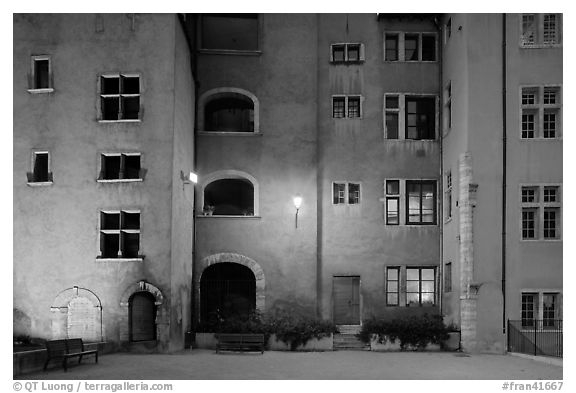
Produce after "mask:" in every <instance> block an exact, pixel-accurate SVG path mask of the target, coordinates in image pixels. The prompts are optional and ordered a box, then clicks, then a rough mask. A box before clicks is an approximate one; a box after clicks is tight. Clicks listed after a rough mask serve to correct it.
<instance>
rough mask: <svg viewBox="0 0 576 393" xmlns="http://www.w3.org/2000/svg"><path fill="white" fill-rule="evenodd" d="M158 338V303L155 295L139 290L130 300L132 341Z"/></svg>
mask: <svg viewBox="0 0 576 393" xmlns="http://www.w3.org/2000/svg"><path fill="white" fill-rule="evenodd" d="M151 340H156V305H155V304H154V296H152V295H151V294H150V293H148V292H138V293H135V294H134V295H133V296H132V299H131V301H130V341H151Z"/></svg>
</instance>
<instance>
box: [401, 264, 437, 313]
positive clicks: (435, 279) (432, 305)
mask: <svg viewBox="0 0 576 393" xmlns="http://www.w3.org/2000/svg"><path fill="white" fill-rule="evenodd" d="M410 269H412V270H418V280H408V270H410ZM424 269H429V270H433V271H434V279H433V280H424V279H423V278H422V270H424ZM405 270H406V276H405V277H406V280H405V282H406V292H405V293H406V301H405V304H406V307H435V306H436V305H437V304H438V299H437V298H438V283H437V280H438V276H437V272H438V269H437V266H406V269H405ZM408 281H418V292H413V291H410V292H409V291H408ZM423 281H432V282H433V283H434V292H432V293H433V299H434V301H433V302H432V304H430V305H424V304H422V294H423V293H430V292H424V291H422V282H423ZM409 293H418V306H411V305H410V303H409V302H408V294H409Z"/></svg>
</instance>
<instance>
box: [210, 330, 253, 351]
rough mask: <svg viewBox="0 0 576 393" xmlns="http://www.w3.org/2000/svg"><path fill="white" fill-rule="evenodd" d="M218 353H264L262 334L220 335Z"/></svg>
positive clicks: (217, 346)
mask: <svg viewBox="0 0 576 393" xmlns="http://www.w3.org/2000/svg"><path fill="white" fill-rule="evenodd" d="M217 338H218V343H217V344H216V353H218V352H220V351H260V352H261V353H264V334H262V333H220V334H218V335H217Z"/></svg>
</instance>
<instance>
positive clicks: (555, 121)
mask: <svg viewBox="0 0 576 393" xmlns="http://www.w3.org/2000/svg"><path fill="white" fill-rule="evenodd" d="M519 101H520V116H519V120H520V126H519V129H520V139H522V140H550V139H561V138H562V121H561V120H562V87H561V85H544V86H521V87H520V96H519Z"/></svg>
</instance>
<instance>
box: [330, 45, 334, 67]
mask: <svg viewBox="0 0 576 393" xmlns="http://www.w3.org/2000/svg"><path fill="white" fill-rule="evenodd" d="M333 47H334V45H330V63H333V62H334V50H333Z"/></svg>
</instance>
